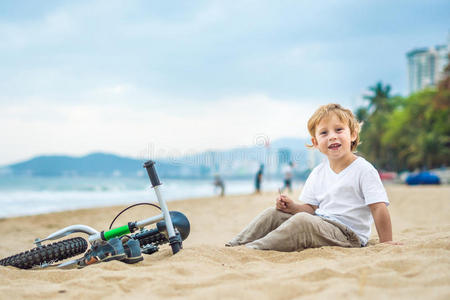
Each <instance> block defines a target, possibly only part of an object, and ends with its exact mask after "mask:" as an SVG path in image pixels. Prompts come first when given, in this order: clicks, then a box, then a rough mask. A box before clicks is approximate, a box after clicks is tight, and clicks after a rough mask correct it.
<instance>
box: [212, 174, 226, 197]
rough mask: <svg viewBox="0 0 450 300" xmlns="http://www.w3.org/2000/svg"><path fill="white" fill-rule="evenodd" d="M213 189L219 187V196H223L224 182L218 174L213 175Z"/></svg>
mask: <svg viewBox="0 0 450 300" xmlns="http://www.w3.org/2000/svg"><path fill="white" fill-rule="evenodd" d="M214 189H215V190H216V191H217V189H220V197H223V196H225V183H224V182H223V180H222V178H221V177H220V175H216V176H214Z"/></svg>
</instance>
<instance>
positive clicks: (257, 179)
mask: <svg viewBox="0 0 450 300" xmlns="http://www.w3.org/2000/svg"><path fill="white" fill-rule="evenodd" d="M263 174H264V165H263V164H261V165H260V166H259V170H258V172H256V176H255V193H256V194H261V183H262V179H263Z"/></svg>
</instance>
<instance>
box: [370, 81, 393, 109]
mask: <svg viewBox="0 0 450 300" xmlns="http://www.w3.org/2000/svg"><path fill="white" fill-rule="evenodd" d="M369 90H370V91H371V92H372V93H373V94H372V95H366V96H364V99H366V100H369V105H368V109H369V110H370V109H373V110H374V112H377V111H389V110H390V108H391V107H390V104H389V100H388V99H389V98H390V97H391V96H390V94H389V93H390V92H391V86H390V85H389V84H387V85H385V86H384V85H383V83H382V82H381V81H378V82H377V83H376V84H375V85H374V86H371V87H369Z"/></svg>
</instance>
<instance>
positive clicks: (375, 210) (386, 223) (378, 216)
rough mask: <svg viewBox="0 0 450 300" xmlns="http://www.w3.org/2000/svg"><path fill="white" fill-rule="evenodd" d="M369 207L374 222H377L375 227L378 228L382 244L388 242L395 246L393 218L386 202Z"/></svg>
mask: <svg viewBox="0 0 450 300" xmlns="http://www.w3.org/2000/svg"><path fill="white" fill-rule="evenodd" d="M369 207H370V210H371V212H372V216H373V220H374V221H375V227H376V228H377V232H378V237H379V239H380V243H386V242H387V243H390V244H393V243H394V242H392V224H391V217H390V216H389V211H388V209H387V207H386V204H385V203H384V202H378V203H373V204H369ZM394 244H395V243H394Z"/></svg>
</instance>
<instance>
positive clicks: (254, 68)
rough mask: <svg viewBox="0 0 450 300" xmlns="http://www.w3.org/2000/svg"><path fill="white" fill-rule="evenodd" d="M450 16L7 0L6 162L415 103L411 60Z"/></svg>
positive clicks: (269, 128) (181, 140)
mask: <svg viewBox="0 0 450 300" xmlns="http://www.w3.org/2000/svg"><path fill="white" fill-rule="evenodd" d="M449 20H450V2H449V1H425V0H424V1H1V2H0V41H1V43H0V57H1V58H0V59H1V66H2V67H1V68H0V89H1V91H2V92H1V93H0V128H2V130H1V131H0V139H1V140H2V145H3V147H2V149H1V152H0V153H1V156H0V165H1V164H6V163H10V162H15V161H19V160H22V159H26V158H29V157H32V156H34V155H38V154H72V155H83V154H86V153H89V152H92V151H107V152H113V153H117V154H122V155H128V156H134V157H138V156H146V157H149V156H150V157H151V156H155V155H156V156H158V155H164V154H166V155H167V154H173V155H175V154H181V153H190V152H198V151H202V150H205V149H224V148H231V147H235V146H241V145H251V144H252V143H254V142H255V140H256V139H258V138H259V137H260V136H264V137H266V138H268V139H272V140H273V139H276V138H280V137H286V136H292V137H295V136H298V137H306V136H307V131H306V122H307V119H308V117H309V116H310V115H311V114H312V113H313V111H314V109H315V108H317V106H318V105H319V104H325V103H328V102H339V103H342V104H343V105H346V106H348V107H351V108H355V107H357V106H358V105H361V104H362V103H363V102H362V100H361V95H363V94H364V93H365V92H366V90H367V87H368V86H370V85H373V84H374V83H375V82H377V81H379V80H382V81H383V82H385V83H389V84H391V85H392V87H393V92H394V93H395V94H403V95H405V94H406V93H407V90H408V86H407V73H406V71H407V66H406V57H405V54H406V52H408V51H410V50H411V49H413V48H417V47H429V46H434V45H436V44H445V43H447V36H448V32H449V30H450V21H449ZM149 149H152V150H149Z"/></svg>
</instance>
